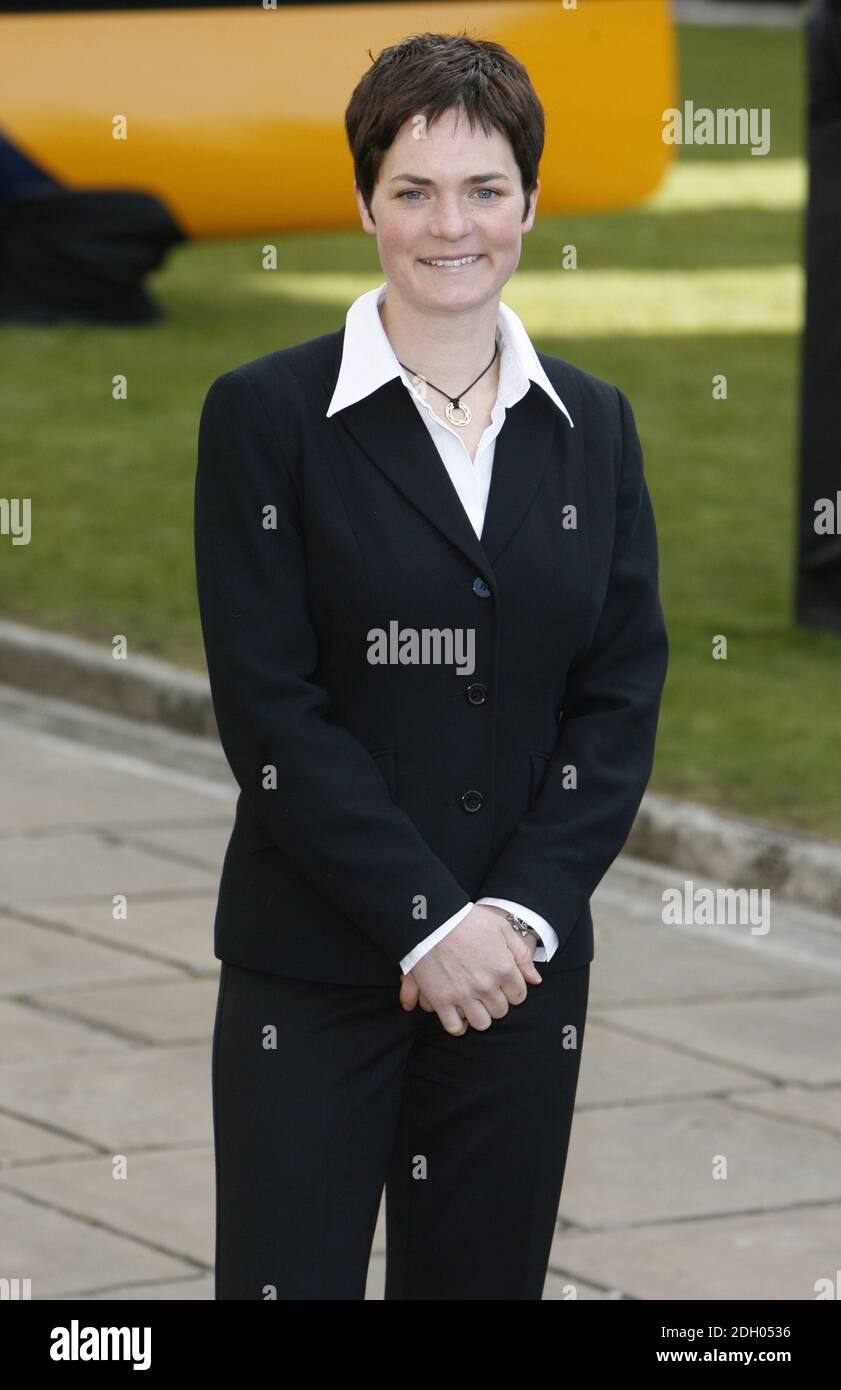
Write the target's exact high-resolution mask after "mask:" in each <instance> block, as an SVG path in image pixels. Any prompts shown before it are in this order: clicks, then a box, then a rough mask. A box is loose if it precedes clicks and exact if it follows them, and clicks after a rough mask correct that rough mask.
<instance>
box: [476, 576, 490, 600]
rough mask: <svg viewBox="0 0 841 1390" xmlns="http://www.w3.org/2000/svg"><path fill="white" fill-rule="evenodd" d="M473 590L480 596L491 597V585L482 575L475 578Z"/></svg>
mask: <svg viewBox="0 0 841 1390" xmlns="http://www.w3.org/2000/svg"><path fill="white" fill-rule="evenodd" d="M473 592H474V594H478V595H479V597H480V598H489V597H490V592H491V591H490V587H489V585H488V584H487V583H486V582H485V580H484V579H483V578H482V576H481V575H480V576H479V578H478V579H474V580H473Z"/></svg>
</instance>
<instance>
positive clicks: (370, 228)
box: [353, 182, 377, 235]
mask: <svg viewBox="0 0 841 1390" xmlns="http://www.w3.org/2000/svg"><path fill="white" fill-rule="evenodd" d="M353 191H354V193H355V194H356V205H357V207H358V208H359V216H360V218H361V221H362V230H363V231H365V232H368V234H369V235H374V234H375V233H376V230H377V224H376V222H375V221H374V219H373V217H372V216H371V214H370V212H369V211H368V208H367V206H366V204H365V199H364V198H363V196H362V192H361V190H360V187H359V184H358V183H356V182H354V185H353Z"/></svg>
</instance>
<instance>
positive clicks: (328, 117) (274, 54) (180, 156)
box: [0, 0, 676, 237]
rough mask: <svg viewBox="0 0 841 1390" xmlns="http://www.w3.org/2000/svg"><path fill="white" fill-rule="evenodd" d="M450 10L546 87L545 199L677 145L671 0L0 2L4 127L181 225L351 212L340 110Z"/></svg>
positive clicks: (625, 196)
mask: <svg viewBox="0 0 841 1390" xmlns="http://www.w3.org/2000/svg"><path fill="white" fill-rule="evenodd" d="M464 28H466V29H467V31H468V33H470V34H472V35H475V36H477V37H481V38H487V39H493V40H495V41H496V42H498V43H502V44H504V45H505V46H506V47H507V48H509V49H510V50H511V51H512V52H513V53H515V54H516V55H517V57H518V58H520V59H521V60H522V61H523V62H524V63H525V65H526V67H527V68H528V70H529V74H530V76H531V78H532V81H533V82H534V84H535V87H536V88H537V91H538V93H539V95H540V98H541V101H542V102H543V105H544V108H545V111H546V126H547V138H546V148H545V151H544V155H543V159H542V161H541V166H540V178H541V197H540V210H541V213H542V214H543V215H544V216H545V215H546V214H547V213H558V212H583V211H589V212H594V211H599V210H602V209H606V208H617V207H623V206H627V205H628V204H631V203H634V202H636V201H638V200H639V199H641V198H643V197H644V196H645V195H646V194H647V193H649V192H651V191H652V190H653V189H654V188H655V187H656V186H657V184H658V183H659V182H660V179H661V177H662V176H663V174H664V172H665V169H666V167H667V165H668V163H669V162H670V160H671V159H672V158H673V157H674V155H675V150H674V147H673V146H668V145H666V144H664V142H663V139H662V130H663V121H662V113H663V111H664V110H665V109H666V108H667V107H670V106H674V105H675V100H676V96H675V87H676V73H675V67H676V60H675V52H674V43H675V41H674V34H673V25H672V21H671V17H670V13H669V6H668V3H667V0H577V3H573V0H447V3H440V4H435V5H432V6H430V5H429V4H427V3H393V4H365V3H359V4H350V5H335V4H326V5H319V4H313V5H298V6H293V7H292V8H286V7H283V6H278V8H276V9H271V8H269V9H262V8H260V7H259V6H258V5H257V4H255V5H253V6H249V7H248V8H244V9H236V8H227V9H226V8H218V9H213V8H208V9H195V10H160V11H154V10H148V11H135V12H131V11H124V12H118V11H116V10H115V11H111V12H107V13H95V12H88V13H75V14H44V15H24V16H22V15H8V16H5V17H2V18H0V92H2V109H0V126H2V128H3V133H4V134H5V137H6V138H7V139H8V140H10V141H11V143H12V144H13V145H15V146H16V147H17V148H18V149H19V150H21V152H22V153H23V154H25V155H28V156H29V158H31V159H33V160H34V161H35V162H36V163H37V164H39V165H41V166H42V167H43V168H44V169H45V170H46V171H47V172H48V173H50V174H52V176H53V177H54V178H56V179H58V180H59V181H60V182H62V183H66V184H69V185H71V186H76V187H89V188H91V187H99V188H103V187H108V188H114V187H119V188H132V189H136V190H139V191H144V192H148V193H152V194H154V195H155V196H157V197H158V198H159V199H160V200H161V201H162V202H163V203H165V204H166V206H167V207H168V208H169V210H170V212H171V213H172V215H173V216H174V217H175V218H176V220H177V221H178V223H179V224H180V226H181V228H182V230H183V231H184V232H185V234H186V235H187V236H192V237H207V236H227V235H237V234H241V233H250V232H255V231H258V232H259V231H262V230H270V229H271V230H275V229H281V230H290V231H292V230H304V229H307V228H313V227H318V228H329V227H346V226H356V225H357V220H358V215H357V211H356V203H355V201H354V198H353V166H352V163H351V159H350V154H349V152H348V148H347V144H346V141H345V135H344V127H343V114H344V108H345V106H346V104H347V101H348V98H349V97H350V93H351V91H352V89H353V87H354V86H355V85H356V83H357V82H358V80H359V78H360V77H361V76H362V74H363V73H364V72H365V71H366V69H367V68H368V66H369V64H370V61H371V60H370V58H369V56H368V49H370V50H371V52H372V53H373V54H374V55H376V54H377V53H378V52H379V51H380V49H381V48H383V47H385V46H386V45H387V44H390V43H395V42H396V41H397V40H399V39H400V38H403V37H404V36H405V35H407V34H411V33H418V32H423V31H426V30H428V29H434V30H435V31H441V32H445V33H450V32H456V31H460V30H462V29H464Z"/></svg>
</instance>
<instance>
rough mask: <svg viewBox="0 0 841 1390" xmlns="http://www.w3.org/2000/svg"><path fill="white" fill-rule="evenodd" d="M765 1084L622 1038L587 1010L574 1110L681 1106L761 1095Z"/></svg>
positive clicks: (746, 1074) (702, 1060)
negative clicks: (663, 1103)
mask: <svg viewBox="0 0 841 1390" xmlns="http://www.w3.org/2000/svg"><path fill="white" fill-rule="evenodd" d="M766 1089H767V1082H766V1080H765V1079H764V1078H760V1079H758V1078H756V1077H754V1076H752V1075H751V1074H750V1073H749V1072H746V1071H743V1070H740V1069H739V1068H738V1067H736V1066H724V1065H720V1064H719V1063H717V1062H713V1061H711V1060H709V1059H705V1058H701V1057H698V1056H691V1055H689V1056H687V1055H686V1054H685V1053H682V1052H680V1051H679V1050H678V1049H675V1048H671V1047H668V1046H664V1045H663V1044H661V1043H650V1042H647V1041H646V1040H645V1039H640V1038H637V1037H633V1036H630V1037H629V1036H627V1035H626V1034H625V1033H623V1032H620V1031H618V1030H616V1029H614V1028H612V1027H611V1026H609V1025H607V1026H606V1025H605V1024H604V1023H603V1022H602V1021H600V1019H599V1016H598V1013H597V1010H596V1009H595V1007H588V1010H587V1021H586V1024H585V1030H584V1044H583V1050H582V1054H581V1075H580V1079H579V1084H578V1097H577V1102H576V1103H577V1105H579V1106H583V1105H588V1106H606V1105H615V1104H616V1103H617V1102H618V1103H622V1102H626V1103H627V1102H631V1103H636V1102H640V1101H661V1100H686V1099H688V1098H690V1097H693V1096H694V1097H701V1096H710V1095H721V1094H722V1093H726V1094H728V1095H730V1094H732V1093H741V1092H746V1093H747V1094H748V1095H750V1094H752V1093H753V1092H755V1091H765V1090H766Z"/></svg>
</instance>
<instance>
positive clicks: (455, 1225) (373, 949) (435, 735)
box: [196, 34, 667, 1300]
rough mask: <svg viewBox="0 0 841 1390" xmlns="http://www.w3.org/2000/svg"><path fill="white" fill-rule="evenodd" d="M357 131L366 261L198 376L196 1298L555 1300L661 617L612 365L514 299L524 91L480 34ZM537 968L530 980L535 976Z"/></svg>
mask: <svg viewBox="0 0 841 1390" xmlns="http://www.w3.org/2000/svg"><path fill="white" fill-rule="evenodd" d="M346 126H347V133H348V139H349V143H350V147H351V152H352V155H353V160H354V169H355V175H356V185H355V186H356V196H357V200H358V203H359V210H360V215H361V219H362V225H363V228H364V229H365V231H366V232H368V233H370V234H372V235H375V236H376V238H377V247H378V251H379V256H380V261H381V264H382V268H383V273H384V275H385V277H386V278H385V281H384V283H383V284H382V285H381V286H379V288H378V289H375V290H371V291H369V292H368V293H367V294H364V295H362V296H360V298H359V299H357V300H356V301H355V303H354V304H353V305H352V306H351V308H350V310H349V311H348V314H347V319H346V322H345V325H344V327H343V328H342V329H341V330H340V331H339V332H336V333H329V334H326V335H324V336H323V337H320V338H315V339H311V340H309V341H307V342H305V343H301V344H299V345H297V346H294V347H291V348H285V349H281V350H279V351H276V352H272V353H269V354H267V355H266V356H264V357H261V358H257V359H255V360H254V361H252V362H248V363H245V364H244V365H243V366H240V367H238V368H236V369H234V370H232V371H229V372H225V373H224V374H223V375H222V376H220V377H219V378H217V379H216V380H215V381H214V382H213V384H212V385H211V387H210V390H209V391H208V395H207V399H206V401H205V404H204V409H203V412H202V418H201V424H200V434H199V461H198V473H197V483H196V563H197V578H198V591H199V602H200V609H201V617H202V627H203V632H204V640H205V648H206V652H207V660H208V669H209V673H210V681H211V688H212V693H213V700H214V708H215V710H216V716H217V721H218V725H219V731H220V736H221V739H222V743H223V746H224V748H225V752H226V755H227V757H228V760H229V762H230V764H231V767H232V769H233V771H234V774H235V776H236V778H237V781H238V783H239V787H240V797H239V800H238V803H237V813H236V821H235V825H234V829H233V833H232V836H231V841H230V844H229V846H228V851H227V855H226V858H225V863H224V867H223V871H222V879H221V884H220V890H219V903H218V908H217V914H216V924H215V950H216V955H217V957H218V958H219V959H220V960H221V962H222V965H221V971H220V986H219V998H218V1007H217V1016H216V1027H215V1031H214V1048H213V1099H214V1139H215V1146H216V1182H217V1229H216V1237H217V1246H216V1297H217V1298H220V1299H229V1298H233V1299H265V1298H283V1299H306V1298H315V1299H328V1298H341V1299H361V1298H363V1297H364V1293H365V1285H366V1273H367V1267H368V1259H369V1254H370V1250H371V1243H372V1239H373V1234H374V1228H375V1223H376V1218H377V1213H378V1208H379V1203H380V1198H381V1195H382V1191H383V1186H384V1185H385V1193H386V1247H387V1253H386V1261H387V1265H386V1286H385V1296H386V1298H387V1299H433V1298H439V1299H469V1298H474V1299H533V1300H534V1299H539V1298H540V1297H541V1294H542V1290H543V1285H544V1280H545V1276H546V1271H547V1267H548V1263H549V1257H550V1248H551V1244H552V1238H553V1232H554V1227H555V1219H556V1214H557V1209H558V1201H559V1197H560V1192H561V1184H562V1180H563V1172H564V1165H565V1160H566V1152H567V1146H568V1141H569V1134H570V1125H571V1120H572V1110H573V1103H574V1099H575V1090H576V1083H577V1078H578V1069H579V1062H580V1056H581V1043H582V1037H583V1031H584V1022H585V1015H586V1007H587V988H588V979H589V963H590V961H591V960H592V958H593V934H592V918H591V914H590V907H589V898H590V895H591V893H592V892H593V890H594V888H595V887H596V885H597V883H598V882H599V880H600V879H601V878H602V876H603V874H604V873H605V871H606V870H607V868H608V867H609V865H610V864H611V863H612V861H613V859H614V858H615V857H616V855H617V854H618V852H619V850H620V849H621V847H622V845H623V844H624V842H625V840H626V838H627V835H628V832H629V830H630V827H631V825H632V822H633V819H634V816H635V814H636V811H637V808H638V806H639V803H640V800H641V798H642V794H643V791H644V788H645V785H646V783H647V781H648V777H649V775H650V771H651V764H652V759H653V751H654V742H655V733H656V725H657V718H658V711H659V705H660V696H661V691H662V687H663V683H664V679H665V673H666V666H667V637H666V630H665V626H664V622H663V615H662V611H661V607H660V600H659V596H658V561H657V543H656V535H655V526H654V518H653V514H652V508H651V502H650V498H649V495H648V490H647V487H646V483H645V480H644V476H643V465H642V457H641V452H640V445H639V439H638V437H637V432H636V428H635V425H634V420H633V415H632V413H631V408H630V406H629V404H628V401H627V399H626V398H625V396H624V394H623V393H622V392H621V391H619V390H618V389H617V388H616V387H614V386H610V385H608V384H607V383H605V382H602V381H599V380H598V379H597V378H595V377H592V376H590V375H589V374H587V373H586V372H583V371H581V370H579V369H578V368H576V367H573V366H571V365H570V364H569V363H567V362H564V361H562V360H561V359H559V358H555V357H549V356H547V355H545V354H541V353H537V352H536V351H535V349H534V348H533V346H532V344H531V343H530V341H529V339H528V335H527V333H526V330H525V328H524V326H523V324H522V323H521V322H520V320H519V318H518V317H517V316H516V315H515V314H514V313H513V312H512V311H511V310H510V309H509V308H507V307H506V306H505V305H503V304H501V303H500V292H501V290H502V287H503V285H505V284H506V282H507V281H508V280H509V279H510V277H511V275H512V274H513V272H514V271H515V270H516V268H517V264H518V261H519V257H520V249H521V238H522V234H523V233H524V232H527V231H529V229H530V228H531V226H532V223H533V221H534V215H535V206H536V202H537V197H538V193H539V187H540V184H539V180H538V178H537V168H538V163H539V159H540V155H541V151H542V148H543V132H544V127H543V112H542V108H541V105H540V102H539V99H538V97H537V95H536V93H535V92H534V89H533V87H532V85H531V83H530V81H529V78H528V74H527V73H526V71H525V69H524V67H523V66H522V64H521V63H519V62H518V60H517V59H516V58H514V57H513V56H512V55H511V54H510V53H508V52H507V51H506V50H505V49H504V48H502V47H500V46H499V45H497V44H495V43H490V42H485V41H481V40H477V39H473V38H469V37H467V36H466V35H440V34H424V35H420V36H414V37H411V38H408V39H406V40H405V41H404V42H402V43H399V44H397V45H395V46H393V47H391V48H388V49H386V50H384V51H383V52H382V53H381V54H380V55H379V57H378V58H377V59H376V60H375V61H374V63H373V64H372V66H371V68H370V69H369V71H368V72H367V73H366V75H365V76H364V77H363V79H362V81H361V82H360V83H359V85H358V86H357V88H356V90H355V91H354V93H353V96H352V98H351V101H350V104H349V106H348V109H347V113H346ZM537 964H541V965H542V969H541V970H540V971H539V970H538V969H537Z"/></svg>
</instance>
